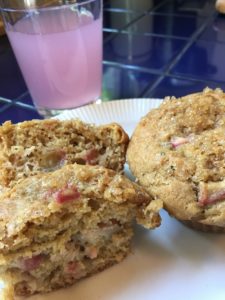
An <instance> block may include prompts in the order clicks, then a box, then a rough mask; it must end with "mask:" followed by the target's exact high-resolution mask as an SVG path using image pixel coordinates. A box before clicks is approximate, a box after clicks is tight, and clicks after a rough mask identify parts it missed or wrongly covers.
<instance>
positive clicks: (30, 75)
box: [7, 7, 102, 109]
mask: <svg viewBox="0 0 225 300" xmlns="http://www.w3.org/2000/svg"><path fill="white" fill-rule="evenodd" d="M7 34H8V37H9V40H10V43H11V45H12V48H13V50H14V53H15V55H16V58H17V61H18V64H19V66H20V68H21V71H22V73H23V76H24V79H25V81H26V84H27V86H28V88H29V91H30V94H31V96H32V98H33V101H34V103H35V105H36V106H37V107H38V108H47V109H67V108H73V107H77V106H81V105H84V104H87V103H89V102H92V101H95V100H97V99H98V98H99V97H100V95H101V79H102V19H101V17H99V18H98V19H96V20H94V18H93V16H92V14H91V13H90V12H85V11H82V12H77V11H73V10H71V9H69V8H68V7H64V8H60V9H54V10H41V11H40V12H39V13H38V14H35V13H33V14H32V15H30V16H29V17H26V18H23V19H21V20H19V21H17V23H16V24H14V25H13V26H11V27H8V28H7Z"/></svg>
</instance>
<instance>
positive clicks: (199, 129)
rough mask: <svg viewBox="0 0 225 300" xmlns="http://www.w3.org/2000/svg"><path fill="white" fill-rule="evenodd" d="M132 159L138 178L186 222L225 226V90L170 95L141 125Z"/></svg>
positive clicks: (210, 227)
mask: <svg viewBox="0 0 225 300" xmlns="http://www.w3.org/2000/svg"><path fill="white" fill-rule="evenodd" d="M127 159H128V163H129V166H130V169H131V171H132V172H133V174H134V175H135V176H136V177H137V179H138V181H139V183H140V184H141V185H142V186H144V187H145V188H146V189H147V190H148V191H149V192H150V193H151V194H152V195H153V197H154V198H155V199H160V200H161V201H163V205H164V208H165V209H166V210H167V211H168V212H169V214H171V215H172V216H174V217H176V218H177V219H178V220H181V221H183V222H184V223H186V224H188V225H190V226H192V227H194V228H197V229H200V230H204V231H225V94H224V93H223V91H222V90H220V89H216V90H211V89H209V88H206V89H205V90H204V91H203V92H201V93H196V94H191V95H187V96H185V97H182V98H178V99H176V98H174V97H172V98H166V99H165V100H164V101H163V103H162V104H161V105H160V107H159V108H158V109H154V110H152V111H150V112H149V113H148V114H147V115H146V116H145V117H144V118H142V120H141V121H140V123H139V124H138V125H137V128H136V129H135V131H134V134H133V136H132V138H131V142H130V144H129V147H128V152H127Z"/></svg>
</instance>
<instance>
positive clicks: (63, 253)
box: [0, 164, 160, 300]
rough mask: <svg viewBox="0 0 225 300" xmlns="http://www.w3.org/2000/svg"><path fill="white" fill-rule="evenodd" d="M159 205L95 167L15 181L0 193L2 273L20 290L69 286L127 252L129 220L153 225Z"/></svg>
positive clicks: (78, 167)
mask: <svg viewBox="0 0 225 300" xmlns="http://www.w3.org/2000/svg"><path fill="white" fill-rule="evenodd" d="M159 208H160V207H157V206H156V205H155V203H153V202H151V198H150V196H149V195H148V193H147V192H145V190H144V189H143V188H141V187H140V186H138V185H136V184H135V183H133V182H131V181H130V180H128V179H127V178H126V177H124V176H122V175H120V174H118V173H116V172H115V171H113V170H109V169H106V168H104V167H100V166H82V165H77V164H74V165H68V166H65V167H63V168H61V169H60V170H57V171H54V172H50V173H45V174H39V175H36V176H31V177H29V178H27V179H24V180H21V182H20V183H18V184H17V185H15V186H14V187H13V188H12V189H11V190H10V191H7V192H6V193H4V194H2V195H1V196H0V273H1V277H2V279H3V280H4V281H5V282H6V283H7V285H8V286H9V287H10V288H9V289H8V290H11V293H12V291H13V293H14V294H15V295H18V296H28V295H32V294H34V293H38V292H49V291H51V290H54V289H57V288H60V287H64V286H67V285H70V284H72V283H74V282H76V281H77V280H79V279H81V278H83V277H86V276H89V275H91V274H93V273H96V272H98V271H100V270H103V269H105V268H107V267H109V266H111V265H113V264H115V263H118V262H120V261H121V260H122V259H123V258H124V257H126V255H127V254H128V253H129V251H130V243H131V238H132V234H133V229H132V227H133V221H135V220H136V221H137V222H138V223H139V224H142V225H144V226H145V227H146V228H155V227H156V226H158V225H159V224H160V217H159V215H158V210H159ZM12 216H13V217H12ZM6 299H7V298H6ZM7 300H8V299H7Z"/></svg>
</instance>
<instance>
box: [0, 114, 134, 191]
mask: <svg viewBox="0 0 225 300" xmlns="http://www.w3.org/2000/svg"><path fill="white" fill-rule="evenodd" d="M128 141H129V139H128V136H127V134H126V133H125V132H124V130H123V129H122V128H121V127H120V126H119V125H118V124H109V125H104V126H94V125H90V124H86V123H83V122H81V121H79V120H71V121H59V120H53V119H52V120H33V121H25V122H22V123H18V124H15V125H14V124H12V123H11V122H10V121H7V122H5V123H4V124H3V125H2V126H0V168H1V172H0V190H4V188H7V187H12V186H13V185H14V184H15V182H17V181H18V180H20V179H22V178H26V177H28V176H31V175H35V174H38V173H39V172H49V171H52V170H55V169H58V168H61V167H62V166H63V165H66V164H71V163H79V164H90V165H102V166H104V167H106V168H109V169H114V170H115V171H121V170H122V169H123V165H124V162H125V156H126V149H127V144H128Z"/></svg>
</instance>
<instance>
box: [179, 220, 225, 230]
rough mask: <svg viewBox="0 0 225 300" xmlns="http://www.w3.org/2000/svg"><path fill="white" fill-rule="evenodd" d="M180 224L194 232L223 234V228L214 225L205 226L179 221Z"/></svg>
mask: <svg viewBox="0 0 225 300" xmlns="http://www.w3.org/2000/svg"><path fill="white" fill-rule="evenodd" d="M180 221H181V223H183V224H184V225H186V226H188V227H190V228H192V229H195V230H199V231H202V232H209V233H210V232H211V233H223V232H225V228H223V227H220V226H215V225H206V224H202V223H200V222H197V221H191V220H180Z"/></svg>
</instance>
